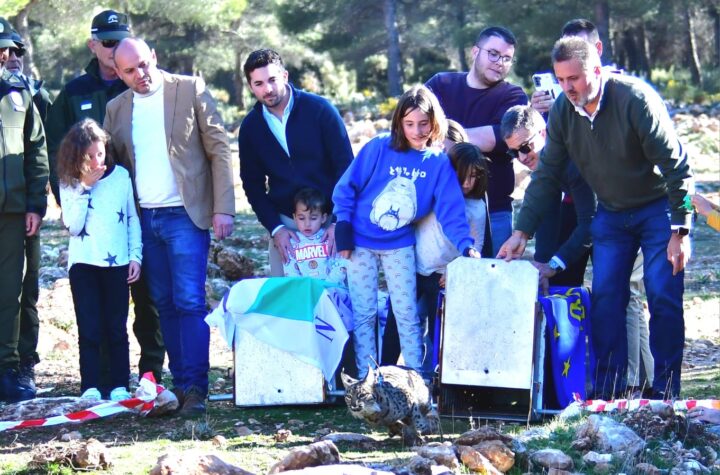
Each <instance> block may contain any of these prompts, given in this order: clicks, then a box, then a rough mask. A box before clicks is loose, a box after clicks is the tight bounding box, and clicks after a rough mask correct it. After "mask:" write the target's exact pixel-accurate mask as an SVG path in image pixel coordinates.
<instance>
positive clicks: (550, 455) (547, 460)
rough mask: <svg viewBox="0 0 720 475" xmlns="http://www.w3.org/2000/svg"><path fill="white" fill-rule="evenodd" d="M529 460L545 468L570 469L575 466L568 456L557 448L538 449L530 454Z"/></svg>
mask: <svg viewBox="0 0 720 475" xmlns="http://www.w3.org/2000/svg"><path fill="white" fill-rule="evenodd" d="M530 460H532V462H533V463H535V464H538V465H540V466H542V467H544V468H547V469H551V468H557V469H559V470H572V469H573V467H574V466H575V464H574V463H573V460H572V459H571V458H570V457H569V456H567V455H566V454H565V453H564V452H562V451H561V450H557V449H542V450H538V451H537V452H535V453H534V454H532V455H531V456H530Z"/></svg>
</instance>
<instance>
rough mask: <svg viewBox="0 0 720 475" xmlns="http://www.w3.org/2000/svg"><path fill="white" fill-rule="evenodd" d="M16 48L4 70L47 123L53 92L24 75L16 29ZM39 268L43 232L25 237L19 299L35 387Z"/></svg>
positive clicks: (25, 361) (24, 376)
mask: <svg viewBox="0 0 720 475" xmlns="http://www.w3.org/2000/svg"><path fill="white" fill-rule="evenodd" d="M12 39H13V41H14V42H15V47H11V48H10V50H9V51H8V60H7V62H6V63H5V69H7V70H8V71H9V72H11V73H12V74H14V75H15V76H17V77H19V78H20V79H21V80H22V81H23V82H24V83H25V87H26V88H28V90H29V91H30V93H31V94H32V96H33V102H34V103H35V107H36V108H37V110H38V113H39V114H40V119H41V120H42V121H43V125H45V122H44V121H45V117H46V116H47V111H48V109H49V107H50V105H51V104H52V100H51V99H50V94H49V93H48V92H47V90H46V89H45V88H44V87H43V86H42V83H43V82H42V81H41V80H38V79H34V78H29V77H27V76H26V75H25V74H23V69H24V68H23V66H24V64H23V58H24V56H25V42H24V41H23V39H22V37H21V36H20V35H19V34H18V33H17V32H16V31H13V32H12ZM39 271H40V234H39V233H35V234H34V235H32V236H25V275H24V277H23V283H22V296H21V298H20V338H19V340H18V354H19V356H20V367H19V370H18V371H19V380H20V384H21V385H23V386H27V387H29V388H31V389H33V390H35V365H36V364H38V363H39V362H40V357H39V355H38V353H37V344H38V336H39V332H40V319H39V318H38V311H37V301H38V296H39V294H40V288H39V285H38V278H39Z"/></svg>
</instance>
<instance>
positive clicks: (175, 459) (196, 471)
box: [150, 452, 252, 475]
mask: <svg viewBox="0 0 720 475" xmlns="http://www.w3.org/2000/svg"><path fill="white" fill-rule="evenodd" d="M210 474H212V475H252V473H250V472H248V471H246V470H243V469H242V468H240V467H236V466H235V465H230V464H229V463H227V462H224V461H223V460H222V459H220V458H219V457H217V456H216V455H207V454H194V453H188V452H183V453H180V454H165V455H162V456H161V457H160V458H158V461H157V464H156V465H155V466H154V467H153V468H152V470H150V475H210Z"/></svg>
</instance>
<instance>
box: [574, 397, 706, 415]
mask: <svg viewBox="0 0 720 475" xmlns="http://www.w3.org/2000/svg"><path fill="white" fill-rule="evenodd" d="M573 396H574V398H575V402H577V403H579V404H580V405H581V406H582V408H583V410H585V411H588V412H613V411H636V410H638V409H639V408H641V407H643V406H648V405H649V406H655V405H664V406H670V407H672V408H673V410H674V411H688V410H690V409H692V408H695V407H706V408H709V409H720V400H718V399H676V400H673V401H662V400H659V399H614V400H612V401H603V400H602V399H588V400H587V401H583V400H582V399H581V398H580V395H579V394H577V393H574V394H573Z"/></svg>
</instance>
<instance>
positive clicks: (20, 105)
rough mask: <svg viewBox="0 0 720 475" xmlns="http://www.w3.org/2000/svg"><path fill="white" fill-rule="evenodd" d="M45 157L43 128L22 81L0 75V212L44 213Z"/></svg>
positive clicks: (7, 73) (5, 73)
mask: <svg viewBox="0 0 720 475" xmlns="http://www.w3.org/2000/svg"><path fill="white" fill-rule="evenodd" d="M47 181H48V160H47V149H46V146H45V131H44V130H43V126H42V122H41V120H40V114H38V111H37V109H36V108H35V106H34V105H33V98H32V94H31V92H30V91H29V90H28V89H27V86H26V84H25V82H24V81H22V80H21V79H20V78H18V77H17V76H14V75H13V74H11V73H9V72H8V71H3V73H2V76H1V77H0V213H3V214H4V213H28V212H32V213H37V214H39V215H41V216H43V215H44V214H45V210H46V207H47V194H46V191H45V189H46V186H47Z"/></svg>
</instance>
